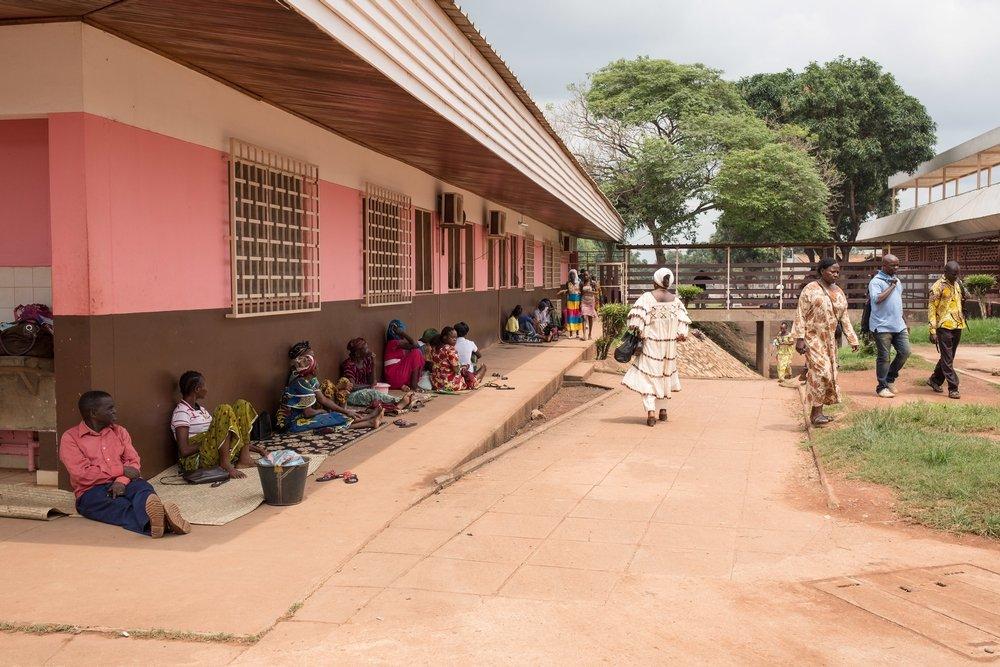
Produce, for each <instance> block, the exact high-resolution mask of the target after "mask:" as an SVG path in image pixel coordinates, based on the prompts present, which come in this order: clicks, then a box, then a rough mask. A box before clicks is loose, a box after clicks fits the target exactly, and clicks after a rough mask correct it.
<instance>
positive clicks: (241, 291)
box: [229, 139, 321, 317]
mask: <svg viewBox="0 0 1000 667" xmlns="http://www.w3.org/2000/svg"><path fill="white" fill-rule="evenodd" d="M229 239H230V245H229V251H230V258H231V260H230V267H231V271H232V288H233V293H232V297H233V307H232V313H231V314H230V315H229V317H254V316H260V315H278V314H281V313H302V312H309V311H316V310H319V309H320V304H321V301H320V288H319V167H317V166H316V165H313V164H309V163H307V162H302V161H300V160H296V159H294V158H291V157H287V156H285V155H281V154H279V153H275V152H272V151H269V150H267V149H264V148H261V147H259V146H254V145H253V144H249V143H246V142H244V141H240V140H239V139H231V140H230V142H229Z"/></svg>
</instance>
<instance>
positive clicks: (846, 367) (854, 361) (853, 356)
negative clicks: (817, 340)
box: [837, 339, 965, 373]
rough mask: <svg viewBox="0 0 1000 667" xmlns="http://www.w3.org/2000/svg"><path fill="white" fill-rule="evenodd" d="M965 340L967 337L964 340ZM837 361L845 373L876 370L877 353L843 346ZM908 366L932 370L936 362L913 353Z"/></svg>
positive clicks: (907, 363) (907, 361)
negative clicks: (852, 350)
mask: <svg viewBox="0 0 1000 667" xmlns="http://www.w3.org/2000/svg"><path fill="white" fill-rule="evenodd" d="M962 342H965V339H963V340H962ZM895 356H896V353H895V352H892V355H891V356H890V357H889V359H890V361H891V360H892V359H894V358H895ZM837 362H838V363H839V364H840V370H842V371H844V372H845V373H846V372H848V371H874V370H875V354H874V353H867V352H865V351H864V349H861V350H859V351H858V352H851V348H849V347H842V348H840V349H839V350H838V351H837ZM905 367H906V368H919V369H922V370H928V371H932V370H934V364H932V363H930V362H929V361H927V360H926V359H924V358H923V357H921V356H919V355H916V354H911V355H910V358H909V359H907V360H906V366H905Z"/></svg>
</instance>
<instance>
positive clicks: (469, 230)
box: [465, 225, 479, 290]
mask: <svg viewBox="0 0 1000 667" xmlns="http://www.w3.org/2000/svg"><path fill="white" fill-rule="evenodd" d="M477 229H479V228H478V227H476V226H474V225H473V226H469V227H466V228H465V289H467V290H474V289H476V230H477Z"/></svg>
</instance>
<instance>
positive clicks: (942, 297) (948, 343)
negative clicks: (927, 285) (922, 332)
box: [927, 261, 965, 398]
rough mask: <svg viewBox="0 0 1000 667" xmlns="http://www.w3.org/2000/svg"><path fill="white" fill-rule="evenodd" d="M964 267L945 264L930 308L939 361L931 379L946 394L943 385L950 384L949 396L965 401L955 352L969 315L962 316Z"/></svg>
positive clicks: (928, 312)
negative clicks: (962, 272)
mask: <svg viewBox="0 0 1000 667" xmlns="http://www.w3.org/2000/svg"><path fill="white" fill-rule="evenodd" d="M961 268H962V267H961V266H959V264H958V262H956V261H951V262H948V263H947V264H945V265H944V277H942V278H938V281H937V282H936V283H934V286H933V287H931V295H930V302H929V304H928V306H927V322H928V325H929V328H930V332H931V342H932V343H934V344H935V345H936V346H937V349H938V355H939V356H940V358H939V359H938V363H937V366H936V367H935V368H934V374H933V375H931V377H930V379H929V380H927V384H928V386H930V388H931V389H933V390H934V391H936V392H938V393H941V392H942V391H944V388H943V387H942V385H943V384H944V382H945V380H947V381H948V397H949V398H961V397H962V395H961V394H960V393H959V392H958V374H957V373H956V372H955V351H956V350H957V349H958V342H959V341H960V340H961V339H962V329H964V328H965V315H964V314H963V313H962V298H963V297H964V288H963V287H962V283H961V282H959V280H958V272H959V270H960V269H961Z"/></svg>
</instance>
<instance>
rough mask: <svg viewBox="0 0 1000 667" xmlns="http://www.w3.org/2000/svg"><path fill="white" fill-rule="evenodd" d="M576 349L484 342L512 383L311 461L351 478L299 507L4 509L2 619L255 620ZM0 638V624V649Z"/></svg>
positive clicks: (495, 434) (357, 544) (466, 453)
mask: <svg viewBox="0 0 1000 667" xmlns="http://www.w3.org/2000/svg"><path fill="white" fill-rule="evenodd" d="M586 352H587V344H586V343H583V342H580V341H562V342H559V343H556V344H553V345H552V346H544V347H543V346H509V345H495V346H492V347H490V348H488V350H487V352H486V355H487V357H486V361H487V362H488V364H489V366H490V368H491V369H492V370H495V371H502V372H503V373H504V374H505V375H507V377H508V383H509V384H511V385H513V386H514V387H516V391H496V390H493V389H488V388H484V389H481V390H478V391H476V392H474V393H471V394H467V395H463V396H439V397H437V398H436V400H434V401H432V402H431V403H429V404H428V405H427V407H425V408H424V409H423V410H422V411H421V412H419V413H417V414H415V415H413V416H411V417H408V418H410V419H412V420H414V421H417V422H418V423H419V426H418V427H417V428H413V429H408V430H405V431H404V430H399V429H397V427H395V426H393V425H391V424H390V425H387V426H385V427H384V428H383V430H382V431H379V432H377V433H375V434H373V435H372V436H370V437H367V438H365V439H363V440H360V441H358V442H357V444H355V445H354V446H353V447H351V448H350V449H347V450H346V451H343V452H341V453H339V454H335V455H333V456H331V457H330V458H328V459H327V460H326V462H325V463H324V466H323V467H322V468H321V469H320V470H321V471H323V470H325V469H329V468H331V467H333V468H335V469H336V470H338V471H340V470H343V469H350V470H353V471H354V472H356V473H357V475H358V477H359V479H360V482H359V483H358V484H355V485H350V486H348V485H345V484H342V483H339V482H332V483H328V484H315V483H314V482H313V481H312V479H310V481H309V482H307V485H308V486H307V489H306V494H307V495H306V498H305V500H304V501H303V502H302V503H301V504H300V505H296V506H292V507H269V506H266V505H264V506H262V507H260V508H259V509H257V510H256V511H254V512H252V513H251V514H249V515H247V516H245V517H243V518H241V519H238V520H236V521H234V522H232V523H229V524H227V525H225V526H221V527H208V526H195V529H194V532H193V533H192V534H191V535H188V536H185V537H173V536H167V538H164V539H162V540H156V541H153V540H150V539H148V538H143V537H140V536H137V535H135V534H132V533H128V532H126V531H124V530H121V529H119V528H114V527H111V526H106V525H102V524H98V523H95V522H92V521H87V520H84V519H81V518H67V519H59V520H56V521H52V522H48V523H46V522H39V521H27V520H17V519H0V560H2V561H3V562H4V563H5V564H6V566H5V567H4V568H3V570H2V571H0V590H2V591H3V605H2V611H0V625H2V624H4V623H10V624H17V625H32V624H60V625H63V624H64V625H71V626H78V627H81V628H112V629H119V630H135V629H147V630H150V629H159V630H163V631H166V632H168V633H198V634H214V633H225V634H226V635H231V636H233V637H235V638H246V637H249V636H252V635H256V634H257V633H260V632H263V631H265V630H267V629H268V628H270V627H271V625H272V624H273V623H274V622H275V621H276V620H277V619H278V618H279V617H281V616H282V615H283V614H284V613H285V612H287V611H288V609H289V608H290V607H291V606H292V605H294V604H295V603H297V602H299V601H301V600H303V599H305V598H306V597H307V596H309V595H310V594H311V593H312V592H313V591H314V590H315V589H316V587H318V586H320V585H321V584H322V583H323V582H325V581H326V580H327V579H329V577H330V576H331V575H332V574H333V573H334V572H336V571H337V569H338V568H340V567H341V566H342V565H343V564H344V563H345V562H346V561H347V560H348V559H350V558H351V557H352V556H353V555H354V553H355V552H357V551H358V550H359V549H361V547H362V546H363V545H364V544H365V543H367V542H368V541H369V540H370V539H371V538H372V537H373V536H375V535H376V534H377V533H378V532H379V531H381V530H382V529H383V528H385V526H386V525H387V524H389V523H390V522H391V521H393V520H394V519H396V517H397V516H398V515H399V514H400V513H401V512H403V511H405V510H406V509H407V508H409V507H410V506H411V505H413V504H414V503H415V502H417V501H419V500H420V499H421V498H423V497H425V496H426V495H427V494H429V493H431V492H433V490H434V489H435V488H436V486H435V483H434V478H435V477H437V476H439V475H442V474H444V473H446V472H449V471H451V470H452V469H453V468H455V467H456V466H457V465H458V464H460V463H462V462H463V461H465V460H466V459H467V458H469V457H471V456H474V455H476V454H478V453H480V452H481V451H482V450H483V449H484V448H489V447H492V446H495V444H497V441H498V440H499V441H501V442H502V441H503V439H505V438H506V436H507V435H509V434H510V432H511V431H512V430H513V429H514V428H516V427H517V426H520V425H521V424H522V423H523V422H524V420H525V419H526V418H527V416H528V413H529V412H530V411H531V410H532V409H533V408H535V407H537V405H538V404H539V403H542V402H544V401H545V400H546V399H547V398H548V397H550V396H551V395H552V394H553V393H554V392H555V391H556V390H557V389H558V387H559V384H560V382H561V380H562V375H563V373H564V372H565V371H566V369H567V368H569V367H571V366H572V365H574V364H575V363H576V362H577V361H578V360H579V359H580V358H581V357H582V356H583V355H584V354H585V353H586ZM125 426H126V427H127V426H128V424H125ZM222 573H225V574H224V575H223V574H222ZM6 640H7V636H5V635H0V651H3V646H4V643H5V641H6ZM4 654H5V655H6V653H5V652H4Z"/></svg>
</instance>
